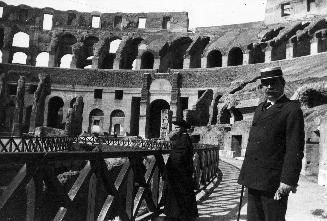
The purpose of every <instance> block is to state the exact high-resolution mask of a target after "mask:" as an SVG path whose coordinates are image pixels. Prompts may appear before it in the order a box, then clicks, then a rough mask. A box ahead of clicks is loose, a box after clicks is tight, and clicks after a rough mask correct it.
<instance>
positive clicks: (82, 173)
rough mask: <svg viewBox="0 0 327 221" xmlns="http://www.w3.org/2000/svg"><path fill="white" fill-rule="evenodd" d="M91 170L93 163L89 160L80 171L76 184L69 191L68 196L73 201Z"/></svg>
mask: <svg viewBox="0 0 327 221" xmlns="http://www.w3.org/2000/svg"><path fill="white" fill-rule="evenodd" d="M90 170H91V164H90V161H87V162H86V165H85V166H84V168H83V169H82V170H81V171H80V174H79V176H78V177H77V179H76V181H75V182H74V185H73V186H72V188H71V189H70V190H69V192H68V197H69V198H70V200H71V201H73V200H74V198H75V197H76V195H77V193H78V191H79V190H80V188H81V186H82V185H83V183H84V181H85V179H86V177H87V175H88V174H89V172H90Z"/></svg>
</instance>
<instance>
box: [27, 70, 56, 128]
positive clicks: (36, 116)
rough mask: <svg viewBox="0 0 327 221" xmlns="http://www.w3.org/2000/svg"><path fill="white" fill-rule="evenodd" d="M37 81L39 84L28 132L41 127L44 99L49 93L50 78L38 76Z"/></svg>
mask: <svg viewBox="0 0 327 221" xmlns="http://www.w3.org/2000/svg"><path fill="white" fill-rule="evenodd" d="M39 80H40V81H39V84H38V86H37V89H36V91H35V93H34V101H33V107H32V113H31V120H30V128H29V132H34V130H35V128H36V127H40V126H42V125H43V121H44V109H45V98H46V96H48V95H49V94H50V92H51V83H50V76H49V75H46V74H39Z"/></svg>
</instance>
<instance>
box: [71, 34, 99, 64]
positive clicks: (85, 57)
mask: <svg viewBox="0 0 327 221" xmlns="http://www.w3.org/2000/svg"><path fill="white" fill-rule="evenodd" d="M98 41H99V38H97V37H95V36H89V37H87V38H85V40H84V42H83V43H84V44H83V47H82V48H81V51H79V52H78V55H77V58H78V59H77V61H76V67H77V68H84V69H85V68H91V67H92V59H93V56H94V53H93V46H94V45H95V44H96V43H97V42H98Z"/></svg>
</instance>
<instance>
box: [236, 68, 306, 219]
mask: <svg viewBox="0 0 327 221" xmlns="http://www.w3.org/2000/svg"><path fill="white" fill-rule="evenodd" d="M261 83H262V86H263V91H264V93H265V96H266V98H267V100H266V101H265V102H263V103H261V104H260V105H259V106H258V107H257V109H256V111H255V113H254V118H253V122H252V127H251V129H250V134H249V140H248V145H247V149H246V153H245V159H244V162H243V165H242V169H241V172H240V176H239V179H238V183H239V184H242V185H244V186H246V187H247V188H248V208H247V220H248V221H284V220H285V214H286V209H287V199H288V194H289V192H290V191H292V192H295V191H296V186H297V183H298V180H299V175H300V171H301V167H302V158H303V148H304V120H303V113H302V110H301V108H300V104H299V102H297V101H291V100H289V99H288V98H287V97H286V96H285V95H284V86H285V80H284V78H283V76H282V70H281V69H280V68H279V67H278V68H268V69H264V70H261Z"/></svg>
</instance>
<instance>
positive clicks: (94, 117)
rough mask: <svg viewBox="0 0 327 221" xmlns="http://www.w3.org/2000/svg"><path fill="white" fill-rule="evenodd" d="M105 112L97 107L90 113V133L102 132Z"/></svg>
mask: <svg viewBox="0 0 327 221" xmlns="http://www.w3.org/2000/svg"><path fill="white" fill-rule="evenodd" d="M103 121H104V113H103V111H102V110H101V109H99V108H95V109H93V110H92V111H91V112H90V114H89V132H90V133H98V134H100V133H102V132H103V123H104V122H103Z"/></svg>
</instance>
